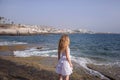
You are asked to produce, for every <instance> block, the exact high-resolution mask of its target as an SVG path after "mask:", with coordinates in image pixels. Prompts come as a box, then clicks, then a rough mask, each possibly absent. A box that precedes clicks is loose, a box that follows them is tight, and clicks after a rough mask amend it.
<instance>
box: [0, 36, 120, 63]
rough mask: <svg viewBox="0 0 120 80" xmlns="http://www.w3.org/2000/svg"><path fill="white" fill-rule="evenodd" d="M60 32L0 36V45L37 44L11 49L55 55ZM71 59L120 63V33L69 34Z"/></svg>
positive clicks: (19, 53)
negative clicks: (25, 47)
mask: <svg viewBox="0 0 120 80" xmlns="http://www.w3.org/2000/svg"><path fill="white" fill-rule="evenodd" d="M60 36H61V35H60V34H47V35H31V36H0V46H3V45H16V44H33V45H37V46H38V45H39V46H40V47H42V48H41V49H39V48H36V47H32V48H28V49H26V50H23V51H13V53H14V55H15V56H18V57H29V56H50V57H57V47H58V42H59V39H60ZM69 37H70V50H71V53H70V54H71V57H72V59H73V60H76V61H78V62H79V63H80V64H81V65H84V64H86V63H95V64H115V65H116V64H117V65H120V34H69Z"/></svg>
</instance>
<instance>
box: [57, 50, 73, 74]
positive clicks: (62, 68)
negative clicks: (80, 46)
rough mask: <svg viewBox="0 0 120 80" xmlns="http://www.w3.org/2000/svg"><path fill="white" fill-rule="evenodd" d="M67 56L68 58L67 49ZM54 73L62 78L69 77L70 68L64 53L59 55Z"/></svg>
mask: <svg viewBox="0 0 120 80" xmlns="http://www.w3.org/2000/svg"><path fill="white" fill-rule="evenodd" d="M68 54H69V56H70V49H69V48H68ZM56 73H58V74H61V75H63V76H66V75H70V74H71V73H72V68H71V67H70V64H69V63H68V61H67V59H66V55H65V53H61V57H60V59H59V61H58V64H57V66H56Z"/></svg>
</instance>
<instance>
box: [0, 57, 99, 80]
mask: <svg viewBox="0 0 120 80" xmlns="http://www.w3.org/2000/svg"><path fill="white" fill-rule="evenodd" d="M56 62H57V59H56V58H51V57H27V58H19V57H13V56H0V64H1V65H0V80H57V79H58V75H57V74H56V73H55V65H56ZM73 64H74V71H73V74H72V75H71V76H70V80H101V79H100V78H99V77H96V76H92V75H90V74H87V73H86V72H85V71H84V69H83V68H82V67H78V65H77V64H76V63H73Z"/></svg>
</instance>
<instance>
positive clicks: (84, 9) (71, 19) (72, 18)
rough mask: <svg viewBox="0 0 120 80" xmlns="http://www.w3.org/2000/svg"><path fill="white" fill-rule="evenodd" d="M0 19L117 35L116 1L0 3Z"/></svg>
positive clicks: (119, 8) (21, 0) (119, 23)
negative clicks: (1, 17)
mask: <svg viewBox="0 0 120 80" xmlns="http://www.w3.org/2000/svg"><path fill="white" fill-rule="evenodd" d="M0 16H3V17H6V18H9V19H11V20H13V21H14V22H15V23H21V24H22V23H23V24H37V25H49V26H54V27H57V28H72V29H78V28H82V29H88V30H92V31H96V32H120V0H0Z"/></svg>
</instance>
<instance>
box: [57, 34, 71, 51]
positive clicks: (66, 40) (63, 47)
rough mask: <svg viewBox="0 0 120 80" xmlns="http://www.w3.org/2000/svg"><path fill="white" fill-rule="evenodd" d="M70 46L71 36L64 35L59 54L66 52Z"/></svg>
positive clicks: (59, 46)
mask: <svg viewBox="0 0 120 80" xmlns="http://www.w3.org/2000/svg"><path fill="white" fill-rule="evenodd" d="M69 44H70V39H69V36H68V35H66V34H64V35H62V36H61V38H60V40H59V44H58V53H61V52H63V51H65V50H66V49H67V47H68V46H69Z"/></svg>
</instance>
